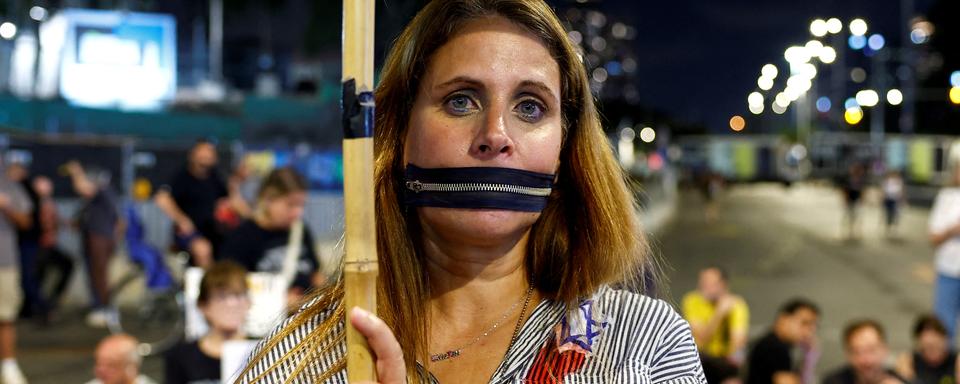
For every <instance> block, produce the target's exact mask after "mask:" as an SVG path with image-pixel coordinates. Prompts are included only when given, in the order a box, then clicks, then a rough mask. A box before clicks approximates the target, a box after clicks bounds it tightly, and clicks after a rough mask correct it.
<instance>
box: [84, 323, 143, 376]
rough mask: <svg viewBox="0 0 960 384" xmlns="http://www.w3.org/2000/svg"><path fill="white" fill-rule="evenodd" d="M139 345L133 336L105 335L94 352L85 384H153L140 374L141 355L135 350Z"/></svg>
mask: <svg viewBox="0 0 960 384" xmlns="http://www.w3.org/2000/svg"><path fill="white" fill-rule="evenodd" d="M139 345H140V341H138V340H137V339H136V338H135V337H133V336H130V335H127V334H116V335H110V336H107V337H105V338H104V339H103V340H101V341H100V344H97V350H96V351H95V352H94V359H95V363H94V366H93V375H94V376H96V379H93V380H90V381H88V382H87V384H153V383H154V381H153V380H151V379H150V378H149V377H146V376H144V375H141V374H140V365H141V364H142V363H143V357H142V356H140V353H139V352H138V351H137V347H138V346H139Z"/></svg>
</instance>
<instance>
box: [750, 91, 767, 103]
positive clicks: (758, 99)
mask: <svg viewBox="0 0 960 384" xmlns="http://www.w3.org/2000/svg"><path fill="white" fill-rule="evenodd" d="M747 104H749V105H754V104H760V105H763V95H762V94H760V92H751V93H750V96H747Z"/></svg>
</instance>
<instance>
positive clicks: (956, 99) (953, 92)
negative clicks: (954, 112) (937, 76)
mask: <svg viewBox="0 0 960 384" xmlns="http://www.w3.org/2000/svg"><path fill="white" fill-rule="evenodd" d="M950 102H951V103H954V104H960V87H953V88H950Z"/></svg>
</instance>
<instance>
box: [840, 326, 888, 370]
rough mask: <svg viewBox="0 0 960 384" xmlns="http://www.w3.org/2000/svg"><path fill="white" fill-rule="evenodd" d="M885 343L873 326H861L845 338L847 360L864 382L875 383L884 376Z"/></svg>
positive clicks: (886, 352) (886, 351)
mask: <svg viewBox="0 0 960 384" xmlns="http://www.w3.org/2000/svg"><path fill="white" fill-rule="evenodd" d="M888 352H889V351H888V350H887V344H886V343H885V342H884V341H883V338H882V337H881V336H880V333H879V332H877V330H876V329H874V328H873V327H863V328H860V329H858V330H857V331H855V332H854V333H853V334H851V335H850V338H849V339H847V360H848V361H849V362H850V365H851V366H852V367H853V370H854V371H855V372H856V374H857V377H858V378H859V379H860V380H861V381H862V382H865V383H877V382H880V381H881V380H883V378H884V377H886V372H885V370H884V363H885V362H886V360H887V354H888Z"/></svg>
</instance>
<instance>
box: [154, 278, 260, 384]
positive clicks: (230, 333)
mask: <svg viewBox="0 0 960 384" xmlns="http://www.w3.org/2000/svg"><path fill="white" fill-rule="evenodd" d="M246 273H247V272H246V270H245V269H244V268H243V267H242V266H240V265H238V264H236V263H234V262H232V261H218V262H216V263H214V264H213V265H212V266H211V267H210V269H208V270H207V272H206V273H205V274H204V275H203V279H201V280H200V295H199V296H198V297H197V306H198V307H199V308H200V311H201V312H202V313H203V317H204V319H206V321H207V325H208V326H209V327H210V331H209V332H207V334H206V335H204V336H203V337H201V338H200V339H198V340H197V341H194V342H189V343H181V344H179V345H176V346H174V347H173V348H171V349H170V350H169V351H167V352H166V355H165V356H164V371H165V377H164V382H165V383H167V384H199V383H203V384H207V383H220V379H221V378H220V357H221V355H222V353H223V344H224V342H226V341H230V340H243V339H244V337H245V335H244V333H243V322H244V320H245V319H246V316H247V311H249V310H250V298H249V297H248V296H247V294H248V286H247V277H246Z"/></svg>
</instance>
